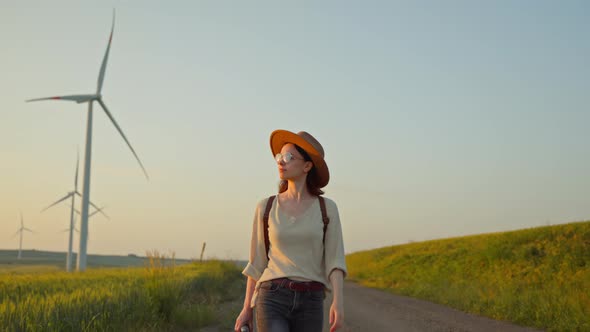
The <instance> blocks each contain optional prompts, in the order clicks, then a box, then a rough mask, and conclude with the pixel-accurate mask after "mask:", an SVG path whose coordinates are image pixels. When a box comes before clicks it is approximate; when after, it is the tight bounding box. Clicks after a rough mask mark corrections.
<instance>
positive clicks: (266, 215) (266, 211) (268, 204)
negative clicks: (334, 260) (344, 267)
mask: <svg viewBox="0 0 590 332" xmlns="http://www.w3.org/2000/svg"><path fill="white" fill-rule="evenodd" d="M275 198H276V196H274V195H273V196H270V197H269V198H268V200H267V201H266V208H265V209H264V216H263V217H262V220H263V222H264V247H265V248H266V259H267V260H268V250H269V248H270V239H269V238H268V218H269V217H270V210H271V209H272V203H273V202H274V200H275ZM318 199H319V200H320V210H322V222H323V223H324V236H323V237H322V243H324V244H325V243H326V230H327V229H328V224H329V223H330V218H329V217H328V212H327V211H326V201H325V200H324V198H323V197H322V196H318Z"/></svg>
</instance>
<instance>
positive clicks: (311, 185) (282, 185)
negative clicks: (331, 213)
mask: <svg viewBox="0 0 590 332" xmlns="http://www.w3.org/2000/svg"><path fill="white" fill-rule="evenodd" d="M293 145H294V146H295V148H296V149H297V151H299V153H301V155H302V156H303V159H304V160H305V161H311V162H312V163H313V160H311V157H310V156H309V154H307V152H305V150H303V148H301V147H300V146H299V145H297V144H293ZM305 185H306V186H307V191H308V192H309V193H310V194H312V195H314V196H320V195H323V194H324V191H323V190H322V189H321V188H320V186H319V185H318V176H317V169H316V168H315V164H314V165H313V167H312V168H311V170H310V171H309V172H308V173H307V178H306V179H305ZM287 188H289V182H287V180H281V182H279V194H280V193H282V192H285V191H287Z"/></svg>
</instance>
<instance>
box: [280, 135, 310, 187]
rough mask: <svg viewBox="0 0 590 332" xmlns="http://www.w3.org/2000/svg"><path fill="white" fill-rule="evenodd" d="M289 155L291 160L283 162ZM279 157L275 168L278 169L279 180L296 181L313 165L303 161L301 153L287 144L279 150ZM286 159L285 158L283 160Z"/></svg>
mask: <svg viewBox="0 0 590 332" xmlns="http://www.w3.org/2000/svg"><path fill="white" fill-rule="evenodd" d="M289 154H290V155H291V160H289V161H288V162H285V160H286V159H289V157H288V155H289ZM281 156H283V158H280V159H279V160H278V161H277V167H278V168H279V177H280V179H281V180H296V179H299V178H301V177H302V176H305V174H307V172H309V171H310V170H311V168H312V166H313V163H312V162H310V161H305V159H304V158H303V156H302V155H301V153H299V151H297V149H296V148H295V145H293V144H291V143H287V144H285V145H283V148H282V149H281ZM285 157H286V158H285Z"/></svg>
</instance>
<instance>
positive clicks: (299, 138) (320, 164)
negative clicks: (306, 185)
mask: <svg viewBox="0 0 590 332" xmlns="http://www.w3.org/2000/svg"><path fill="white" fill-rule="evenodd" d="M287 143H292V144H295V145H297V146H299V147H301V148H302V149H303V150H305V152H307V154H308V155H309V156H310V157H311V160H312V161H313V165H314V166H315V168H316V175H317V180H318V186H319V187H320V188H323V187H325V186H326V185H327V184H328V182H329V181H330V172H329V171H328V165H326V162H325V161H324V148H322V145H321V144H320V142H318V140H316V139H315V138H314V137H313V136H311V135H310V134H309V133H307V132H305V131H300V132H298V133H297V134H295V133H293V132H290V131H288V130H282V129H279V130H275V131H273V132H272V133H271V134H270V150H271V151H272V155H273V156H275V155H276V154H277V153H279V152H281V149H282V148H283V145H285V144H287Z"/></svg>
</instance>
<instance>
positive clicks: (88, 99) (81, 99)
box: [27, 10, 149, 271]
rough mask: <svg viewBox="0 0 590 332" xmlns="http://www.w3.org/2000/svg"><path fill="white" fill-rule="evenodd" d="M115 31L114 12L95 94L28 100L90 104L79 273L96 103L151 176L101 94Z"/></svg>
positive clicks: (85, 230) (83, 258)
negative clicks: (93, 110) (93, 112)
mask: <svg viewBox="0 0 590 332" xmlns="http://www.w3.org/2000/svg"><path fill="white" fill-rule="evenodd" d="M114 30H115V11H114V10H113V23H112V26H111V34H110V36H109V42H108V44H107V49H106V52H105V55H104V58H103V60H102V65H101V66H100V71H99V74H98V82H97V87H96V93H95V94H85V95H68V96H58V97H48V98H37V99H30V100H27V102H30V101H38V100H70V101H75V102H77V103H79V104H80V103H88V117H87V122H86V151H85V155H84V182H83V187H82V204H81V205H82V206H81V209H80V210H81V211H82V221H81V227H80V249H79V251H78V264H77V270H78V271H85V270H86V252H87V247H88V212H89V205H90V164H91V159H92V105H93V104H94V102H95V101H96V102H98V104H99V105H100V107H101V108H102V109H103V110H104V112H105V114H106V115H107V116H108V118H109V119H110V120H111V122H112V123H113V125H114V126H115V128H116V129H117V131H118V132H119V134H120V135H121V137H123V140H124V141H125V143H127V146H128V147H129V149H131V152H132V153H133V155H134V156H135V159H136V160H137V162H138V163H139V166H140V167H141V169H142V170H143V173H144V174H145V177H146V179H148V180H149V176H148V174H147V171H146V170H145V167H143V164H142V163H141V160H139V157H138V156H137V153H135V150H134V149H133V147H132V146H131V143H129V140H128V139H127V137H126V136H125V134H124V133H123V130H122V129H121V127H120V126H119V124H117V122H116V121H115V118H114V117H113V115H112V114H111V112H109V110H108V109H107V107H106V105H105V103H104V102H103V100H102V94H101V92H102V84H103V81H104V74H105V71H106V67H107V60H108V57H109V51H110V49H111V41H112V39H113V31H114Z"/></svg>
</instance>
